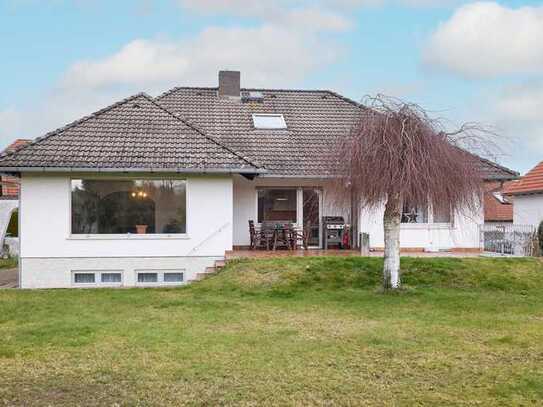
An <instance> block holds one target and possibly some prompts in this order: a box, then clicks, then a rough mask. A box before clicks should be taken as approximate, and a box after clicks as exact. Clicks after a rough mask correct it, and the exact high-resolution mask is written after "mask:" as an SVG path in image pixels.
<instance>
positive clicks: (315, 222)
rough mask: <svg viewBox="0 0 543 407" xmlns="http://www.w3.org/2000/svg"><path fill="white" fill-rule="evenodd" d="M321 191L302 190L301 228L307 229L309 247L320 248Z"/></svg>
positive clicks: (313, 189) (314, 189)
mask: <svg viewBox="0 0 543 407" xmlns="http://www.w3.org/2000/svg"><path fill="white" fill-rule="evenodd" d="M321 206H322V191H321V190H320V189H316V188H304V189H303V190H302V207H303V210H302V213H303V227H304V229H305V228H306V227H309V229H310V230H309V246H310V247H321Z"/></svg>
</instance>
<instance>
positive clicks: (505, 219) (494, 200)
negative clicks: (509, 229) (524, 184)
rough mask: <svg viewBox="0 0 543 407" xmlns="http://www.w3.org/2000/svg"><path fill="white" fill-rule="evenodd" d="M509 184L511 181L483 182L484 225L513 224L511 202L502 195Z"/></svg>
mask: <svg viewBox="0 0 543 407" xmlns="http://www.w3.org/2000/svg"><path fill="white" fill-rule="evenodd" d="M511 182H513V181H508V182H503V181H502V182H500V181H487V182H485V195H484V210H485V223H491V224H494V225H497V224H511V223H513V202H512V200H511V199H509V197H507V196H506V195H504V193H503V191H504V189H505V188H507V187H508V185H509V184H510V183H511Z"/></svg>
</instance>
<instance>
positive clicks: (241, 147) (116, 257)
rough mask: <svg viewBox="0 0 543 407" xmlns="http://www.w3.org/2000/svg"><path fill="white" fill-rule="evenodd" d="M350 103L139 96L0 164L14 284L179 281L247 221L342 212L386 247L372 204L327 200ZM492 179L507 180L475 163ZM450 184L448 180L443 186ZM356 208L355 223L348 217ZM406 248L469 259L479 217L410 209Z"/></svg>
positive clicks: (301, 219)
mask: <svg viewBox="0 0 543 407" xmlns="http://www.w3.org/2000/svg"><path fill="white" fill-rule="evenodd" d="M360 107H361V106H360V105H359V104H358V103H356V102H354V101H352V100H349V99H347V98H345V97H343V96H340V95H338V94H336V93H334V92H330V91H326V90H315V91H307V90H282V89H240V74H239V72H231V71H227V72H224V71H222V72H220V73H219V87H218V88H190V87H179V88H175V89H172V90H170V91H168V92H166V93H164V94H163V95H161V96H159V97H157V98H152V97H150V96H147V95H145V94H138V95H135V96H132V97H130V98H128V99H125V100H123V101H120V102H118V103H116V104H114V105H112V106H109V107H107V108H105V109H103V110H100V111H98V112H96V113H94V114H92V115H90V116H87V117H84V118H82V119H81V120H78V121H76V122H74V123H72V124H69V125H67V126H65V127H63V128H61V129H58V130H55V131H53V132H51V133H49V134H47V135H45V136H44V137H42V138H39V139H37V140H35V141H34V142H33V143H31V144H30V145H28V146H26V147H24V148H22V149H21V150H19V151H17V152H15V153H11V154H7V155H5V156H4V157H2V158H1V159H0V171H2V172H5V173H9V174H11V175H16V176H20V177H21V216H20V217H21V223H20V224H21V226H20V228H21V259H20V263H19V264H20V270H21V279H20V282H21V286H22V287H29V288H30V287H73V286H76V287H77V286H108V285H124V286H138V285H161V284H181V283H183V282H185V281H190V280H192V279H194V278H195V276H196V273H198V272H202V271H203V270H204V269H205V268H206V267H209V266H212V265H213V264H214V263H215V261H216V260H221V259H223V258H224V256H225V252H227V251H230V250H232V249H235V248H243V247H247V246H248V245H249V228H248V221H249V220H254V221H255V223H257V224H258V223H260V222H262V221H265V220H268V221H280V220H281V221H290V222H293V223H295V224H296V225H297V226H298V227H300V228H301V227H304V226H307V225H311V227H312V236H311V241H310V244H311V246H314V247H321V245H322V240H323V239H322V231H321V228H320V225H321V219H322V217H323V216H326V215H342V216H344V217H345V219H346V220H347V221H348V222H352V226H353V229H354V231H355V236H357V234H358V232H367V233H369V234H370V241H371V246H372V247H373V248H374V249H380V248H382V247H383V231H382V229H383V227H382V212H383V210H382V209H381V208H378V209H376V210H373V211H371V212H368V211H358V210H353V211H351V208H352V207H354V208H356V205H351V203H350V202H349V203H345V204H344V205H338V203H337V202H335V200H334V199H333V188H332V186H333V183H334V174H335V171H336V168H334V166H333V164H331V162H330V160H329V159H328V155H329V151H330V148H331V146H332V144H333V143H334V140H335V139H336V138H337V137H341V136H343V135H345V134H346V132H347V131H348V130H349V128H350V126H351V123H352V121H353V119H354V118H355V117H356V116H357V113H358V111H359V109H360ZM481 165H482V168H483V170H484V171H485V177H486V178H487V179H488V180H493V181H501V180H509V179H512V178H515V177H516V173H515V172H513V171H511V170H508V169H506V168H503V167H500V166H498V165H496V164H494V163H492V162H490V161H486V160H481ZM444 182H446V180H444ZM351 212H352V213H351ZM403 219H404V222H405V223H404V224H403V225H402V231H401V242H402V247H403V248H404V249H411V250H468V251H472V250H479V235H478V225H479V224H481V223H483V209H482V208H481V210H480V211H479V212H478V213H476V214H466V213H455V214H450V213H434V212H433V211H432V210H431V208H411V207H406V208H405V213H404V216H403Z"/></svg>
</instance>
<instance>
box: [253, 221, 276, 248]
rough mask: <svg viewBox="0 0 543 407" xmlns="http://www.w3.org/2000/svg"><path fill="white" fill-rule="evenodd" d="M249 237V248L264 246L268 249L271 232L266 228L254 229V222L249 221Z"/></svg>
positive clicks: (270, 242)
mask: <svg viewBox="0 0 543 407" xmlns="http://www.w3.org/2000/svg"><path fill="white" fill-rule="evenodd" d="M249 237H250V239H251V240H250V246H249V247H250V249H251V250H256V249H260V248H264V247H265V248H266V250H270V245H271V244H272V240H273V234H272V233H270V232H269V231H268V230H256V228H255V222H254V221H252V220H250V221H249Z"/></svg>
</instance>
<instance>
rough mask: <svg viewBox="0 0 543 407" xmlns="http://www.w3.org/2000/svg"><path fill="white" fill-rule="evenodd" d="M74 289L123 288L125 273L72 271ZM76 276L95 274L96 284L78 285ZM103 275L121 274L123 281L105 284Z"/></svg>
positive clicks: (121, 271)
mask: <svg viewBox="0 0 543 407" xmlns="http://www.w3.org/2000/svg"><path fill="white" fill-rule="evenodd" d="M70 274H71V277H70V279H71V283H72V287H76V288H85V287H89V288H90V287H94V288H96V287H122V286H123V285H124V271H123V270H118V269H115V270H70ZM76 274H93V275H94V283H76V282H75V275H76ZM102 274H120V275H121V281H120V282H116V283H103V282H102Z"/></svg>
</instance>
